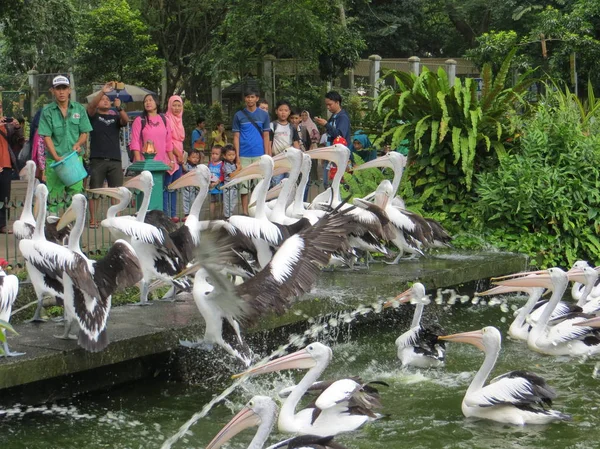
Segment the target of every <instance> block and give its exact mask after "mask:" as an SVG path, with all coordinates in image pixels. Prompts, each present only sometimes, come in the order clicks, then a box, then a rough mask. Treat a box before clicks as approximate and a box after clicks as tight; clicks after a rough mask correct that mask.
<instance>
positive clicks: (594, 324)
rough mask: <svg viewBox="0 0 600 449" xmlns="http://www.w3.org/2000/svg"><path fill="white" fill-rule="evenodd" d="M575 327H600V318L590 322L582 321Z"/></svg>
mask: <svg viewBox="0 0 600 449" xmlns="http://www.w3.org/2000/svg"><path fill="white" fill-rule="evenodd" d="M573 324H575V326H588V327H596V328H597V327H600V316H595V317H594V318H590V319H589V320H584V321H580V322H579V323H573Z"/></svg>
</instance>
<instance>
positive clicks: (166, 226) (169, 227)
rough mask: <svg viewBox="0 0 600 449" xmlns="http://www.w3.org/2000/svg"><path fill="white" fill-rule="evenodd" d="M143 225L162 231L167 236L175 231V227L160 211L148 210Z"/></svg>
mask: <svg viewBox="0 0 600 449" xmlns="http://www.w3.org/2000/svg"><path fill="white" fill-rule="evenodd" d="M144 223H146V224H149V225H152V226H154V227H155V228H158V229H163V230H164V231H165V232H166V233H167V234H170V233H172V232H175V231H177V225H176V224H175V223H173V222H172V221H171V219H170V218H169V217H168V216H167V214H165V213H164V212H163V211H162V210H150V211H148V212H146V216H145V217H144Z"/></svg>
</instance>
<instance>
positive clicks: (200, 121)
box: [192, 117, 206, 164]
mask: <svg viewBox="0 0 600 449" xmlns="http://www.w3.org/2000/svg"><path fill="white" fill-rule="evenodd" d="M205 128H206V119H205V118H204V117H198V118H197V119H196V128H195V129H194V130H193V131H192V150H196V151H198V152H199V153H200V163H201V164H204V153H205V152H206V130H205Z"/></svg>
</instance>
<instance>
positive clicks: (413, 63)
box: [408, 56, 421, 76]
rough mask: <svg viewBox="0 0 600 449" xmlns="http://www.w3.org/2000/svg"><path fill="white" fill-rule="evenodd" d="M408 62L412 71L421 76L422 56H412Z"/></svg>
mask: <svg viewBox="0 0 600 449" xmlns="http://www.w3.org/2000/svg"><path fill="white" fill-rule="evenodd" d="M408 64H409V66H410V71H411V73H414V75H415V76H419V74H420V73H421V58H419V57H418V56H411V57H410V58H408Z"/></svg>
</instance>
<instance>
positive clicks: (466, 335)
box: [438, 329, 485, 351]
mask: <svg viewBox="0 0 600 449" xmlns="http://www.w3.org/2000/svg"><path fill="white" fill-rule="evenodd" d="M438 339H440V340H446V341H453V342H457V343H469V344H471V345H473V346H477V347H478V348H479V349H481V350H482V351H485V347H484V346H483V331H482V330H481V329H480V330H478V331H471V332H461V333H460V334H452V335H444V336H442V337H438Z"/></svg>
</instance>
